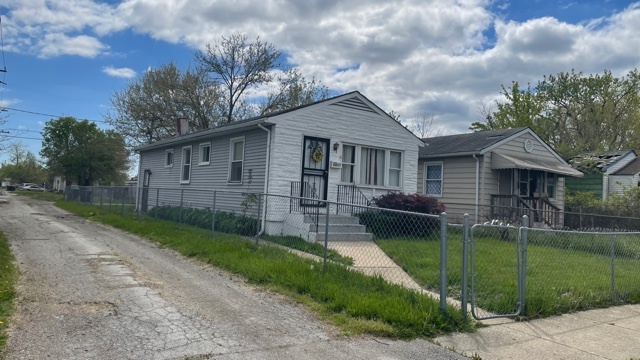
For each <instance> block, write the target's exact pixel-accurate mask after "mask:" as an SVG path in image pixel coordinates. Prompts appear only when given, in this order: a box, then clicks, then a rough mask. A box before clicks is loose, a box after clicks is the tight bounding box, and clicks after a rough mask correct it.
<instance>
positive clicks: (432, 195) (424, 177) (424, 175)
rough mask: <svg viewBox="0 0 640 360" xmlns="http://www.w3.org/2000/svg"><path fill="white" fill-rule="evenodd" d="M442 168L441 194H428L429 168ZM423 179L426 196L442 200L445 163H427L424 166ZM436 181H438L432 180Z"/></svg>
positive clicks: (423, 190)
mask: <svg viewBox="0 0 640 360" xmlns="http://www.w3.org/2000/svg"><path fill="white" fill-rule="evenodd" d="M438 165H439V166H440V194H427V180H428V179H427V168H428V167H429V166H438ZM423 167H424V169H423V179H422V187H423V189H422V192H423V193H424V195H426V196H431V197H438V198H441V197H442V195H443V194H444V163H443V162H442V161H434V162H426V163H424V165H423ZM431 180H436V179H431Z"/></svg>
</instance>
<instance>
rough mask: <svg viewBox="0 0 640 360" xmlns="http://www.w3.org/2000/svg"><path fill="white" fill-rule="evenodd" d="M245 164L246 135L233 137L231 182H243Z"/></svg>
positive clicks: (230, 149)
mask: <svg viewBox="0 0 640 360" xmlns="http://www.w3.org/2000/svg"><path fill="white" fill-rule="evenodd" d="M243 165H244V136H241V137H237V138H233V139H231V145H230V148H229V182H234V183H241V182H242V167H243Z"/></svg>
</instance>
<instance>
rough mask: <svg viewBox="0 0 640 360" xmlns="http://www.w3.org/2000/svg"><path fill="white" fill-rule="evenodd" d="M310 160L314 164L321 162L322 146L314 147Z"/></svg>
mask: <svg viewBox="0 0 640 360" xmlns="http://www.w3.org/2000/svg"><path fill="white" fill-rule="evenodd" d="M311 159H313V161H315V162H320V161H322V146H320V145H318V146H316V147H315V149H313V152H312V153H311Z"/></svg>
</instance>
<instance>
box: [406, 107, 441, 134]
mask: <svg viewBox="0 0 640 360" xmlns="http://www.w3.org/2000/svg"><path fill="white" fill-rule="evenodd" d="M409 130H411V131H412V132H413V133H414V134H416V136H417V137H419V138H421V139H424V138H429V137H435V136H442V135H444V129H443V128H441V127H438V126H437V119H436V117H435V115H433V114H428V113H427V112H423V113H420V114H417V115H416V116H415V117H414V118H413V119H411V124H410V125H409Z"/></svg>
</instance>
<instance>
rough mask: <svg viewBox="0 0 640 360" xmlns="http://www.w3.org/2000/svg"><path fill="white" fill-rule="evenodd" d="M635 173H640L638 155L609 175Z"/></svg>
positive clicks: (639, 158)
mask: <svg viewBox="0 0 640 360" xmlns="http://www.w3.org/2000/svg"><path fill="white" fill-rule="evenodd" d="M637 173H640V157H637V158H635V159H633V160H631V162H629V163H628V164H627V165H625V166H623V167H622V168H621V169H620V170H618V171H616V172H614V173H613V174H611V175H635V174H637Z"/></svg>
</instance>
